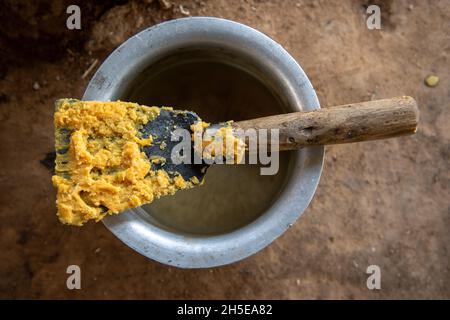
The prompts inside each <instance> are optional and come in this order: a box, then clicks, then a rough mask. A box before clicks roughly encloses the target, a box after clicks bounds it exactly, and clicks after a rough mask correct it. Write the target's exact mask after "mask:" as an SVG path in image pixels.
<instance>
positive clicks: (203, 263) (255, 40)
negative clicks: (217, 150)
mask: <svg viewBox="0 0 450 320" xmlns="http://www.w3.org/2000/svg"><path fill="white" fill-rule="evenodd" d="M192 43H196V44H199V43H202V44H203V43H204V44H213V45H219V46H222V45H223V46H227V47H229V46H234V47H235V48H236V49H237V50H241V51H242V52H246V53H248V54H250V55H252V56H253V58H255V59H258V61H259V62H260V63H262V64H263V65H264V66H265V67H267V70H269V71H268V72H270V73H271V75H272V76H274V77H278V78H277V80H278V81H282V83H283V85H284V88H285V89H286V90H287V91H286V92H287V95H289V97H290V101H291V103H290V107H291V108H292V110H291V111H301V110H314V109H319V108H320V104H319V100H318V98H317V95H316V93H315V91H314V89H313V87H312V85H311V83H310V81H309V79H308V78H307V76H306V74H305V73H304V71H303V70H302V68H301V67H300V65H299V64H298V63H297V62H296V61H295V60H294V58H292V57H291V56H290V55H289V53H287V51H286V50H284V49H283V48H282V46H281V45H279V44H278V43H276V42H275V41H274V40H272V39H271V38H269V37H268V36H266V35H264V34H263V33H261V32H259V31H257V30H255V29H253V28H251V27H248V26H246V25H243V24H240V23H237V22H234V21H231V20H225V19H221V18H213V17H188V18H182V19H176V20H171V21H168V22H163V23H160V24H157V25H155V26H152V27H150V28H148V29H145V30H143V31H141V32H139V33H138V34H136V35H134V36H132V37H131V38H129V39H128V40H126V41H125V42H124V43H123V44H122V45H120V46H119V47H118V48H117V49H116V50H114V51H113V52H112V53H111V54H110V56H109V57H108V58H107V59H106V60H105V61H104V62H103V64H102V65H101V66H100V67H99V69H98V70H97V72H96V73H95V75H94V76H93V78H92V79H91V81H90V82H89V85H88V87H87V89H86V91H85V93H84V96H83V100H102V101H107V100H116V99H118V97H120V95H121V94H122V93H123V90H124V88H126V87H127V86H128V85H129V84H130V83H131V82H132V81H133V79H134V78H135V76H133V74H134V75H136V74H138V73H139V71H140V70H143V69H144V68H145V67H146V66H148V65H149V64H150V63H151V61H154V59H156V58H157V57H158V58H159V57H161V56H162V55H164V54H165V53H167V52H170V51H173V50H176V49H177V48H180V47H186V46H189V45H190V44H192ZM152 59H153V60H152ZM323 159H324V147H323V146H314V147H307V148H304V149H302V150H299V151H295V152H293V159H292V160H291V161H293V164H294V165H293V167H292V170H291V174H290V177H289V178H288V181H287V183H286V185H285V187H284V189H283V192H282V193H280V195H279V197H278V199H277V200H276V201H275V202H274V203H273V204H272V205H271V206H270V207H269V208H268V209H267V210H266V212H265V213H263V214H262V215H261V216H259V217H258V218H257V219H256V220H254V221H253V222H251V223H249V224H248V225H245V226H243V227H241V228H239V229H237V230H233V231H231V232H229V233H225V234H219V235H211V236H205V235H202V236H196V235H186V234H177V233H174V232H170V231H168V230H164V229H163V228H161V227H159V226H157V225H156V224H152V223H151V222H150V221H149V219H147V218H146V214H145V212H144V210H143V209H142V208H135V209H131V210H128V211H126V212H123V213H121V214H119V215H113V216H108V217H105V218H104V219H103V223H104V224H105V226H106V227H107V228H108V229H109V230H110V231H111V232H112V233H113V234H114V235H115V236H117V237H118V238H119V239H120V240H122V241H123V242H124V243H125V244H127V245H128V246H129V247H131V248H132V249H134V250H136V251H137V252H139V253H141V254H142V255H144V256H146V257H148V258H151V259H153V260H156V261H159V262H161V263H164V264H167V265H171V266H176V267H181V268H207V267H215V266H221V265H226V264H229V263H233V262H236V261H239V260H242V259H244V258H246V257H248V256H250V255H253V254H255V253H256V252H258V251H260V250H262V249H263V248H264V247H266V246H267V245H269V244H270V243H271V242H273V241H274V240H275V239H276V238H277V237H279V236H280V235H282V234H283V233H284V232H285V231H286V230H287V229H288V228H289V227H290V226H292V224H293V223H294V222H295V221H296V220H297V218H298V217H300V216H301V215H302V214H303V212H304V210H305V209H306V208H307V206H308V205H309V203H310V201H311V199H312V197H313V195H314V193H315V191H316V188H317V185H318V183H319V179H320V176H321V172H322V166H323Z"/></svg>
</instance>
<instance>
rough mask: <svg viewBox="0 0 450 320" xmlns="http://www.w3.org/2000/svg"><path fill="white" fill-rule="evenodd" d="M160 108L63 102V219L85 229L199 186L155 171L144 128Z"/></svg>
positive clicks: (58, 127) (59, 183)
mask: <svg viewBox="0 0 450 320" xmlns="http://www.w3.org/2000/svg"><path fill="white" fill-rule="evenodd" d="M159 112H160V109H159V108H158V107H147V106H142V105H138V104H136V103H129V102H121V101H116V102H100V101H79V100H75V99H62V100H58V101H57V103H56V110H55V114H54V124H55V148H56V153H57V157H56V169H55V171H56V172H55V173H56V174H55V175H54V176H53V178H52V181H53V184H54V186H55V187H56V189H57V200H56V203H57V209H58V213H57V214H58V217H59V219H60V221H61V222H62V223H65V224H70V225H76V226H81V225H83V224H84V223H85V222H87V221H88V220H91V219H92V220H96V221H99V220H100V219H102V218H103V217H104V216H106V215H107V214H114V213H119V212H122V211H125V210H127V209H129V208H133V207H137V206H140V205H142V204H145V203H149V202H152V201H153V200H154V199H157V198H159V197H161V196H164V195H169V194H173V193H175V192H176V191H177V190H179V189H186V188H190V187H192V186H194V185H195V184H199V181H198V180H197V179H192V180H189V181H185V180H184V179H183V177H182V176H181V175H175V176H173V175H169V174H168V172H166V171H165V170H163V169H159V170H152V165H151V161H150V160H149V159H148V158H147V156H146V154H145V153H144V152H143V150H142V148H143V147H145V146H149V145H151V144H152V140H153V139H152V136H149V137H146V138H144V137H143V136H142V134H141V133H140V129H141V128H142V127H143V126H144V125H146V124H147V123H148V122H149V121H152V120H154V119H155V118H156V117H157V116H158V114H159Z"/></svg>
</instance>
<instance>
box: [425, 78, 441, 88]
mask: <svg viewBox="0 0 450 320" xmlns="http://www.w3.org/2000/svg"><path fill="white" fill-rule="evenodd" d="M438 83H439V77H438V76H435V75H429V76H428V77H426V78H425V84H426V85H427V86H429V87H431V88H432V87H435V86H437V84H438Z"/></svg>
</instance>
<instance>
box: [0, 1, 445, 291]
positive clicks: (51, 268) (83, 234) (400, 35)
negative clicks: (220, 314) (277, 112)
mask: <svg viewBox="0 0 450 320" xmlns="http://www.w3.org/2000/svg"><path fill="white" fill-rule="evenodd" d="M69 2H70V3H72V2H73V3H77V1H65V0H61V1H52V2H48V1H35V2H29V1H2V4H1V5H0V6H1V7H0V17H1V18H2V26H1V31H0V66H1V69H0V121H1V125H0V150H1V153H0V188H1V189H0V212H1V219H2V220H1V223H0V297H1V298H38V299H52V298H62V299H88V298H90V299H92V298H94V299H104V298H117V299H132V298H137V299H183V298H187V299H191V298H192V299H199V298H200V299H206V298H212V299H219V298H225V299H229V298H230V299H231V298H234V299H255V298H264V299H272V298H276V299H297V298H308V299H310V298H311V299H315V298H320V299H334V298H337V299H347V298H349V299H380V298H388V299H392V298H447V299H449V298H450V264H449V262H450V232H449V230H450V201H449V200H450V191H449V190H450V189H449V187H450V170H449V169H450V161H449V156H450V130H449V125H450V117H449V112H448V111H449V107H450V78H449V75H450V1H449V0H444V1H421V0H398V1H392V0H391V1H370V0H363V1H362V0H351V1H337V0H336V1H302V0H296V1H288V0H286V1H275V0H246V1H239V0H202V1H178V0H177V1H175V0H174V1H172V0H171V1H170V2H171V3H172V4H173V6H172V8H170V9H167V10H164V9H162V8H161V6H160V4H159V3H158V1H157V0H154V1H130V2H126V1H122V2H121V3H120V4H117V2H114V4H113V1H98V2H95V4H94V2H93V3H91V4H86V3H82V2H81V1H79V2H80V3H82V4H80V6H81V11H82V30H79V31H77V30H75V31H69V30H67V29H66V28H65V19H66V18H67V14H66V13H65V8H66V7H67V5H68V4H70V3H69ZM372 3H377V4H379V5H380V6H381V11H382V30H368V29H367V28H366V25H365V17H366V14H365V8H366V6H367V5H368V4H372ZM180 5H183V7H182V8H180ZM181 9H182V10H181ZM186 11H188V14H190V15H203V16H217V17H223V18H228V19H232V20H236V21H239V22H242V23H245V24H247V25H250V26H252V27H254V28H256V29H259V30H261V31H263V32H264V33H266V34H268V35H269V36H270V37H272V38H273V39H275V40H276V41H278V42H279V43H280V44H282V45H283V46H284V47H285V48H286V49H287V50H288V51H289V52H290V53H291V54H292V55H293V56H294V58H296V59H297V60H298V61H299V62H300V64H301V65H302V67H303V68H304V70H305V72H306V73H307V74H308V76H309V78H310V80H311V82H312V84H313V85H314V87H315V88H316V90H317V93H318V96H319V99H320V102H321V104H322V105H323V106H331V105H338V104H344V103H349V102H357V101H363V100H369V99H376V98H385V97H393V96H399V95H412V96H414V97H416V98H417V100H418V102H419V105H420V110H421V122H420V128H419V131H418V133H417V134H416V135H415V136H413V137H404V138H399V139H393V140H386V141H378V142H370V143H361V144H353V145H340V146H333V147H329V148H327V152H326V161H325V166H324V171H323V176H322V179H321V182H320V185H319V188H318V191H317V193H316V195H315V197H314V199H313V201H312V203H311V205H310V206H309V208H308V209H307V211H306V213H305V214H304V215H303V216H302V218H301V219H300V220H299V221H297V223H296V224H295V225H294V226H293V227H292V228H291V229H290V230H289V231H288V232H286V233H285V234H284V235H283V236H282V237H280V238H279V239H278V240H276V241H275V242H274V243H273V244H272V245H270V246H269V247H267V248H266V249H264V250H263V251H261V252H260V253H258V254H256V255H254V256H252V257H250V258H248V259H246V260H244V261H241V262H239V263H235V264H232V265H229V266H225V267H221V268H215V269H206V270H181V269H176V268H169V267H167V266H164V265H161V264H158V263H156V262H153V261H150V260H148V259H146V258H145V257H143V256H141V255H139V254H138V253H136V252H134V251H133V250H131V249H130V248H128V247H126V246H125V245H123V244H122V243H121V242H120V241H119V240H118V239H116V238H115V237H114V236H113V235H112V234H111V233H110V232H109V231H108V230H107V229H106V228H105V227H104V226H103V225H102V224H101V223H97V224H94V223H91V224H88V225H87V226H86V227H84V228H72V227H67V226H63V225H61V224H60V223H59V222H58V221H57V219H56V217H55V211H56V209H55V204H54V201H55V192H54V189H53V186H52V185H51V180H50V179H51V175H52V171H51V169H49V168H51V166H52V159H51V156H50V155H51V152H52V150H53V144H54V138H53V125H52V115H53V102H54V100H55V99H57V98H60V97H77V98H79V97H81V96H82V94H83V92H84V90H85V88H86V85H87V83H88V81H89V78H90V76H92V72H91V73H90V74H89V75H87V76H85V77H84V78H83V77H82V76H83V73H84V72H85V71H86V70H87V69H88V67H89V66H90V65H91V64H92V63H93V61H95V60H96V59H97V60H98V61H99V63H98V64H97V66H96V67H98V66H99V65H100V63H101V61H102V60H103V59H105V58H106V56H107V55H108V54H109V53H110V52H111V51H112V50H113V49H114V48H115V47H117V46H118V45H119V44H120V43H121V42H123V41H124V40H125V39H126V38H127V37H129V36H131V35H133V34H134V33H136V32H138V31H140V30H142V29H144V28H146V27H147V26H151V25H153V24H155V23H157V22H161V21H164V20H168V19H173V18H177V17H183V16H185V14H187V12H186ZM94 71H95V70H94ZM429 74H435V75H437V76H439V78H440V82H439V84H438V85H437V86H436V87H434V88H430V87H427V86H426V85H425V84H424V78H425V77H426V76H427V75H429ZM49 153H50V155H49ZM71 264H77V265H79V266H80V267H81V269H82V289H81V290H72V291H70V290H68V289H67V288H66V278H67V274H66V268H67V266H68V265H71ZM371 264H376V265H378V266H380V268H381V275H382V277H381V286H382V288H381V290H373V291H371V290H368V289H367V287H366V279H367V276H368V275H367V274H366V273H365V272H366V268H367V266H368V265H371Z"/></svg>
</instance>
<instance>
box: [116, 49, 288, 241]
mask: <svg viewBox="0 0 450 320" xmlns="http://www.w3.org/2000/svg"><path fill="white" fill-rule="evenodd" d="M201 52H206V51H201ZM259 78H261V77H260V76H259ZM265 83H269V82H266V81H264V79H263V80H262V81H261V80H260V79H257V78H256V77H255V76H253V75H252V72H251V71H249V72H248V70H245V65H244V66H243V65H242V61H241V62H239V60H237V59H234V60H233V59H224V57H223V56H220V57H218V56H217V55H216V56H214V55H211V54H208V53H206V54H198V53H193V52H184V53H177V54H173V55H169V56H168V57H166V58H164V59H161V60H160V61H158V62H156V63H152V65H151V67H149V68H147V69H146V70H145V71H143V72H142V73H141V74H140V75H138V76H137V77H136V79H135V80H134V81H132V84H131V85H130V86H129V88H127V90H125V91H124V94H123V95H122V96H121V97H119V98H120V99H122V100H125V101H133V102H138V103H141V104H145V105H150V106H152V105H156V106H171V107H173V108H174V109H188V110H193V111H195V112H196V113H197V114H198V115H199V116H200V117H201V118H202V119H203V120H204V121H207V122H212V123H215V122H220V121H226V120H230V119H233V120H244V119H250V118H255V117H261V116H267V115H272V114H277V113H282V112H286V111H287V110H288V108H287V106H286V105H284V103H283V102H282V101H281V99H279V98H278V96H277V94H276V92H274V90H273V89H270V86H269V85H266V84H265ZM290 158H291V157H290V154H289V153H281V154H280V168H279V171H278V173H277V174H276V175H273V176H262V175H260V166H259V165H249V164H244V165H215V166H212V167H211V168H209V170H208V173H207V175H206V178H205V183H204V184H203V185H202V186H200V187H196V188H194V189H190V190H184V191H179V192H178V193H177V194H175V195H174V196H170V197H164V198H161V199H159V200H157V201H155V202H153V203H152V204H150V205H147V206H144V207H143V208H144V210H145V211H146V213H147V214H148V215H149V216H150V217H151V219H154V220H155V221H157V223H158V224H160V225H161V226H163V227H164V228H166V229H169V230H171V231H172V232H177V233H187V234H195V235H208V234H220V233H226V232H229V231H232V230H235V229H237V228H240V227H242V226H244V225H246V224H248V223H250V222H252V221H253V220H255V219H256V218H257V217H259V216H260V215H261V214H263V213H264V211H265V210H266V209H267V208H268V207H269V206H270V205H271V203H273V201H275V200H276V198H277V197H278V194H279V193H280V192H282V189H283V185H284V182H285V181H286V178H287V176H288V172H289V169H288V168H289V163H290Z"/></svg>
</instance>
